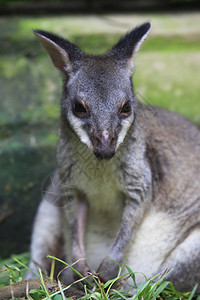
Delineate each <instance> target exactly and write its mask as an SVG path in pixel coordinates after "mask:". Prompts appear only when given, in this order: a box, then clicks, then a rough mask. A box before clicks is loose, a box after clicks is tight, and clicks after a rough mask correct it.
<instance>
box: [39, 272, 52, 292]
mask: <svg viewBox="0 0 200 300" xmlns="http://www.w3.org/2000/svg"><path fill="white" fill-rule="evenodd" d="M39 274H40V280H41V284H42V287H43V289H44V291H45V293H46V295H47V296H48V297H50V296H49V293H48V291H47V288H46V285H45V283H44V279H43V276H42V271H41V269H39Z"/></svg>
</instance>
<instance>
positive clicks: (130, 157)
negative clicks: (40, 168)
mask: <svg viewBox="0 0 200 300" xmlns="http://www.w3.org/2000/svg"><path fill="white" fill-rule="evenodd" d="M149 29H150V24H149V23H145V24H143V25H141V26H139V27H136V28H135V29H133V30H132V31H131V32H129V33H127V34H126V35H125V36H124V37H122V38H121V39H120V40H119V41H118V42H117V44H116V45H115V46H114V47H113V48H112V49H111V50H110V51H108V52H106V53H105V54H102V55H88V54H85V53H84V52H82V51H81V50H80V49H79V48H78V47H77V46H76V45H74V44H72V43H70V42H69V41H68V40H65V39H63V38H62V37H59V36H57V35H55V34H52V33H49V32H46V31H42V30H36V31H34V33H35V35H36V36H37V37H38V38H39V40H40V42H41V43H42V45H43V46H44V47H45V48H46V50H47V52H48V53H49V55H50V57H51V59H52V61H53V63H54V65H55V67H56V68H58V69H59V70H60V71H61V73H62V74H63V77H64V82H63V83H64V88H63V96H62V100H61V118H60V131H59V142H58V148H57V164H58V169H57V171H56V172H55V175H54V177H53V178H52V182H51V185H50V186H49V188H48V190H47V192H46V194H45V195H44V199H43V200H42V202H41V204H40V206H39V209H38V212H37V215H36V219H35V224H34V228H33V235H32V244H31V263H30V268H31V269H32V270H33V271H36V270H37V267H38V266H39V267H40V268H42V270H44V271H45V270H46V271H48V270H49V267H50V263H51V260H50V259H48V258H47V255H48V254H49V255H55V256H56V257H62V258H63V257H64V259H65V260H66V261H67V262H68V263H71V262H74V261H78V262H77V263H76V265H75V266H74V267H75V268H76V269H77V270H78V271H79V272H80V273H81V274H83V275H84V276H87V274H88V271H91V272H97V273H98V274H99V276H100V279H101V280H102V281H107V280H108V279H111V278H114V277H115V276H117V273H118V268H119V266H118V265H122V264H124V263H125V264H127V265H128V266H129V267H130V268H131V269H132V270H133V271H134V272H142V273H144V274H145V275H146V276H147V277H151V276H153V275H156V274H158V273H159V272H163V271H165V270H166V269H167V268H168V267H169V268H172V272H171V273H170V274H169V275H168V279H169V280H171V281H172V282H173V283H174V285H175V287H176V288H177V289H179V290H181V291H189V290H191V289H192V288H193V287H194V285H195V284H196V283H199V281H200V259H199V257H200V184H199V179H200V131H199V129H198V128H197V127H196V126H195V125H193V124H191V123H190V122H189V121H187V120H186V119H185V118H184V117H182V116H180V115H178V114H175V113H171V112H168V111H166V110H164V109H161V108H156V107H151V106H147V105H144V104H141V103H140V102H138V101H137V99H136V96H135V93H134V89H133V86H132V79H131V77H132V74H133V70H134V57H135V54H136V52H137V50H138V49H139V47H140V45H141V43H142V41H143V40H144V39H145V38H146V36H147V34H148V32H149ZM152 76H155V74H154V75H152ZM82 258H84V259H83V260H81V259H82ZM124 272H126V270H124ZM69 273H70V272H66V275H65V280H66V282H69V281H70V280H72V278H71V277H70V276H71V275H70V274H69ZM30 276H31V274H30V273H29V274H28V275H27V277H30ZM137 280H138V281H137V282H138V283H140V282H142V280H144V278H143V276H142V275H138V277H137ZM198 291H200V287H199V289H198Z"/></svg>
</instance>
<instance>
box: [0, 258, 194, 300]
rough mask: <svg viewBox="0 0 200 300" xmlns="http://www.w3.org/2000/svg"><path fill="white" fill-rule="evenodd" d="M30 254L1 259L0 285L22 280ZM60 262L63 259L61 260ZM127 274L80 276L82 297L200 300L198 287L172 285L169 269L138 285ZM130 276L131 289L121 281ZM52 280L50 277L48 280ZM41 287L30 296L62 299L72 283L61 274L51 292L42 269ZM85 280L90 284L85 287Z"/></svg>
mask: <svg viewBox="0 0 200 300" xmlns="http://www.w3.org/2000/svg"><path fill="white" fill-rule="evenodd" d="M27 258H28V255H27V254H23V255H21V256H18V257H13V258H11V259H9V260H4V261H2V262H1V269H0V282H1V285H0V288H2V287H3V286H4V285H6V284H7V285H9V284H11V283H12V284H14V283H18V282H21V281H22V276H23V274H24V272H25V269H26V264H27ZM50 258H52V259H53V260H58V259H57V258H55V257H50ZM59 261H60V260H59ZM61 262H62V263H64V265H65V268H71V269H72V270H73V271H74V272H76V273H77V274H78V275H80V274H79V273H78V272H77V271H76V269H75V265H74V266H73V265H68V264H67V263H65V262H63V261H61ZM125 268H126V271H127V273H126V274H124V275H121V271H122V268H121V267H119V273H118V276H117V277H116V278H114V279H112V280H109V281H108V282H106V283H105V284H103V283H102V282H101V281H100V279H99V277H98V275H91V277H92V281H90V282H88V281H87V279H86V278H85V277H83V276H82V275H80V279H79V280H78V281H77V282H79V284H81V285H82V287H83V290H84V293H83V295H82V296H81V299H84V300H92V299H95V300H114V299H118V300H126V299H131V300H153V299H173V300H181V299H182V300H183V299H187V300H192V299H196V300H200V296H197V295H195V291H196V288H197V286H195V287H194V289H193V291H192V292H190V293H180V292H178V291H177V290H176V289H175V288H174V286H173V284H172V283H171V282H169V281H167V279H166V277H167V275H168V274H169V273H170V272H171V271H170V270H166V272H165V273H163V274H158V275H156V276H154V277H153V278H146V277H145V276H144V282H143V283H142V284H140V285H138V284H137V280H136V276H135V275H136V274H135V273H134V272H133V271H132V270H131V269H130V268H129V267H128V266H125ZM128 278H131V279H132V283H131V285H130V286H129V288H128V289H127V288H126V290H123V287H122V284H123V283H125V282H126V280H127V279H128ZM48 280H49V279H48ZM40 282H41V288H40V290H31V291H30V292H29V299H32V300H39V299H46V300H47V299H53V300H63V299H67V298H66V297H65V296H64V294H63V292H64V291H67V290H68V288H69V287H71V286H73V285H74V283H75V282H74V283H72V284H71V285H70V286H67V287H65V286H64V285H62V283H61V281H60V277H59V276H58V286H57V288H56V290H55V291H52V292H51V291H49V290H48V288H46V286H45V283H44V282H45V280H44V278H43V275H42V274H41V272H40ZM86 282H87V283H88V285H87V286H86Z"/></svg>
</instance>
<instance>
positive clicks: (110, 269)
mask: <svg viewBox="0 0 200 300" xmlns="http://www.w3.org/2000/svg"><path fill="white" fill-rule="evenodd" d="M118 270H119V266H118V264H117V263H116V262H114V261H112V260H111V259H110V258H109V257H106V258H105V259H104V260H103V261H102V262H101V264H100V266H99V268H98V270H97V274H98V276H99V278H100V280H101V281H102V282H104V283H105V282H107V281H108V280H110V279H113V278H115V277H117V274H118Z"/></svg>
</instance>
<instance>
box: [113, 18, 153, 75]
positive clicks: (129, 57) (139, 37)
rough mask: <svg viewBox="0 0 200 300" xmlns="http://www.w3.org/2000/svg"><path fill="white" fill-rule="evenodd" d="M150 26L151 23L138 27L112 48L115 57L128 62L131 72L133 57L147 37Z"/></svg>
mask: <svg viewBox="0 0 200 300" xmlns="http://www.w3.org/2000/svg"><path fill="white" fill-rule="evenodd" d="M150 27H151V24H150V23H145V24H143V25H141V26H139V27H136V28H135V29H133V30H132V31H130V32H129V33H127V34H126V35H125V36H124V37H122V38H121V39H120V40H119V42H118V43H117V44H116V45H115V46H114V47H113V48H112V50H111V53H112V54H113V55H114V57H116V58H117V59H118V60H122V61H125V62H126V66H127V68H128V70H129V71H130V72H131V74H132V69H133V57H134V55H135V53H136V52H137V51H138V50H139V48H140V46H141V44H142V42H143V41H144V39H145V38H146V37H147V35H148V32H149V30H150Z"/></svg>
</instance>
